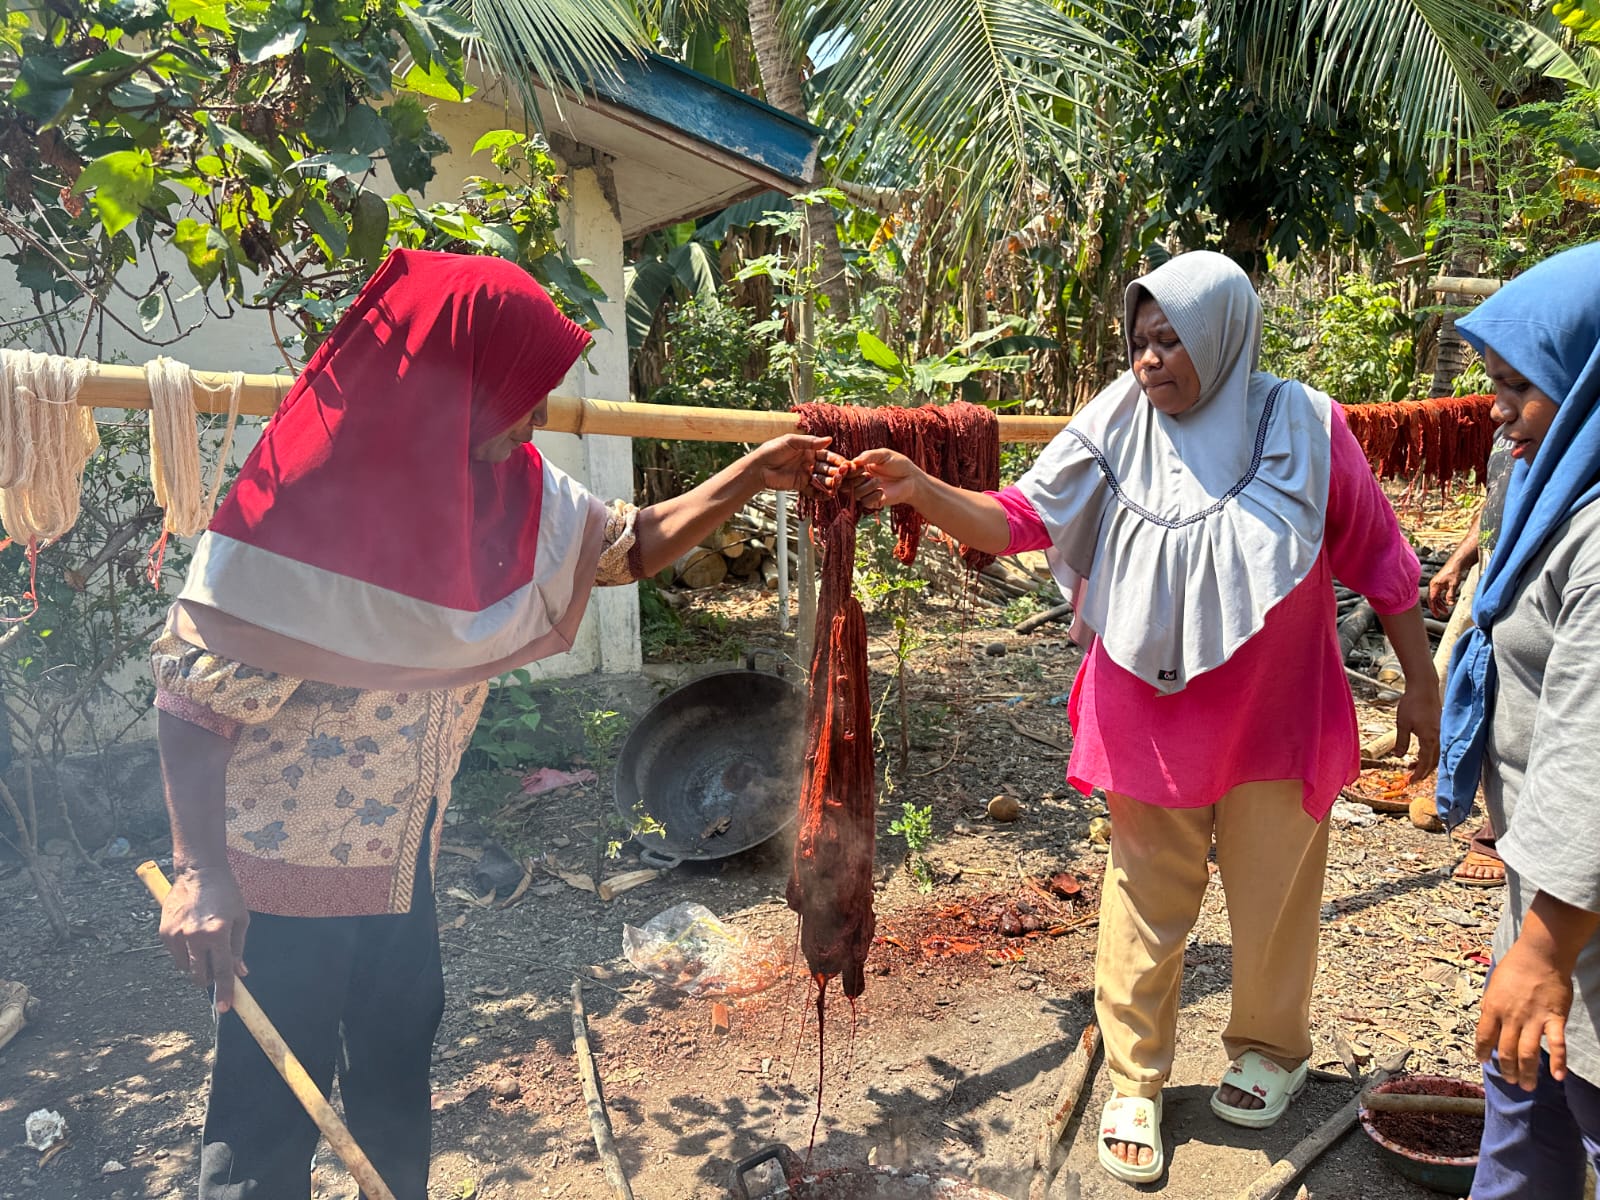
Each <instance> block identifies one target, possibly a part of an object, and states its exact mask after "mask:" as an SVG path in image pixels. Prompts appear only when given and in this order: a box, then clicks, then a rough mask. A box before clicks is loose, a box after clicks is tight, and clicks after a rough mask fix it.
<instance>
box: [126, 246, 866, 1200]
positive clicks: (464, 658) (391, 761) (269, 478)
mask: <svg viewBox="0 0 1600 1200" xmlns="http://www.w3.org/2000/svg"><path fill="white" fill-rule="evenodd" d="M589 340H590V339H589V335H588V334H587V333H586V332H584V331H583V330H582V329H581V328H579V327H578V326H577V325H575V324H574V323H573V322H571V321H569V320H568V319H567V318H566V317H565V316H563V315H562V314H561V312H560V311H559V310H558V309H557V308H556V306H555V304H554V303H552V302H551V300H550V298H549V297H548V296H547V295H546V294H545V293H544V291H543V290H542V289H541V288H540V287H539V286H538V284H537V283H535V282H534V281H533V280H532V279H531V278H530V277H529V276H528V274H527V273H526V272H525V271H523V270H522V269H521V268H519V267H517V266H516V265H514V264H512V263H509V262H504V261H501V260H499V259H493V258H478V257H468V256H462V255H452V254H434V253H427V252H422V251H407V250H397V251H395V252H394V253H393V254H391V255H390V256H389V258H388V259H387V260H386V261H385V262H384V264H383V265H382V266H381V267H380V268H379V269H378V272H377V273H376V274H375V275H374V276H373V278H372V279H371V280H370V281H369V282H368V283H367V285H366V287H365V288H363V289H362V291H361V294H360V295H359V296H358V297H357V298H356V301H355V303H354V304H353V305H352V306H351V308H350V310H349V312H347V313H346V314H345V316H344V317H343V319H342V320H341V321H340V322H339V324H338V326H337V327H336V328H335V329H334V331H333V333H332V334H331V335H330V336H329V338H328V340H327V341H326V342H325V343H324V344H323V345H322V346H321V347H320V348H319V349H318V350H317V352H316V354H315V355H314V356H313V357H312V359H311V362H310V363H309V364H308V365H307V367H306V369H305V371H304V372H303V373H302V374H301V376H300V378H299V380H298V381H297V382H296V383H295V386H294V389H293V390H292V391H291V392H290V393H289V396H288V398H287V399H286V400H285V401H284V403H283V406H282V407H281V408H280V409H279V411H278V413H277V415H276V416H275V417H274V418H273V419H272V421H271V422H270V423H269V424H268V425H267V427H266V430H265V432H264V434H263V436H262V439H261V441H260V443H259V444H258V445H257V446H256V448H255V450H254V451H252V453H251V454H250V457H249V458H248V459H247V460H246V462H245V465H244V468H243V470H242V471H241V472H240V475H239V479H238V481H237V482H236V483H235V484H234V487H233V489H232V491H231V493H230V494H229V496H228V498H227V500H226V502H225V503H224V504H223V505H222V507H221V508H220V509H219V510H218V512H217V515H216V518H215V519H214V520H213V521H212V523H211V527H210V529H209V530H208V531H207V532H206V533H205V534H204V535H203V536H202V537H201V538H200V540H199V543H198V545H197V546H196V549H195V554H194V560H193V563H192V565H191V566H190V570H189V575H188V578H187V580H186V581H185V584H184V587H183V590H182V592H181V593H180V595H179V598H178V600H177V602H176V603H175V604H174V605H173V607H172V611H171V614H170V616H169V619H168V622H167V626H166V629H165V631H164V632H163V635H162V636H161V638H160V639H159V640H158V641H157V643H156V645H155V648H154V652H153V655H152V663H153V667H154V671H155V677H156V685H157V691H156V707H157V708H158V709H159V710H160V734H159V736H160V745H161V761H162V771H163V774H164V777H165V780H166V791H167V805H168V810H169V814H170V817H171V822H172V840H173V873H174V881H173V888H172V892H171V894H170V895H169V896H168V898H167V901H166V903H165V904H164V906H163V910H162V919H161V936H162V939H163V940H164V941H165V942H166V945H167V948H168V949H169V950H170V951H171V953H172V956H173V958H174V959H175V960H176V961H177V964H178V966H179V968H180V969H181V970H182V971H184V972H185V973H186V974H188V975H189V976H191V977H192V978H193V979H194V981H195V982H196V983H198V984H201V985H202V986H209V987H212V988H214V989H215V1006H216V1011H217V1013H218V1014H219V1018H218V1025H217V1054H216V1061H215V1064H214V1066H213V1070H212V1078H211V1098H210V1105H209V1108H208V1110H207V1114H206V1125H205V1131H204V1134H203V1138H202V1151H201V1184H200V1195H201V1200H246V1198H248V1197H257V1198H271V1200H295V1198H306V1197H309V1195H310V1168H311V1157H312V1153H313V1151H314V1150H315V1147H316V1141H317V1131H316V1128H315V1126H314V1125H313V1124H312V1122H311V1120H310V1118H309V1117H307V1116H306V1114H305V1113H304V1112H303V1111H302V1110H301V1108H300V1106H299V1105H298V1104H297V1103H296V1101H295V1100H294V1098H293V1097H292V1095H291V1094H290V1092H289V1090H288V1088H287V1087H285V1085H284V1084H283V1083H282V1081H281V1080H280V1079H279V1078H278V1077H277V1075H276V1074H275V1072H274V1071H273V1069H272V1067H271V1066H270V1065H269V1064H268V1062H267V1060H266V1058H265V1056H264V1055H263V1054H262V1053H261V1051H260V1050H259V1049H258V1048H257V1047H256V1045H255V1043H254V1042H253V1041H252V1040H251V1039H250V1037H249V1035H248V1034H247V1033H246V1031H245V1030H244V1028H243V1026H242V1025H241V1024H240V1023H239V1022H238V1020H237V1019H236V1018H232V1017H228V1016H226V1014H227V1012H228V1010H229V1008H230V1006H231V1001H232V993H233V979H234V977H235V975H236V974H237V975H244V974H246V973H248V974H249V976H250V986H251V991H252V992H253V994H254V995H255V997H256V999H257V1000H258V1001H259V1002H260V1004H261V1006H262V1008H263V1009H264V1010H265V1011H266V1013H267V1015H268V1016H269V1017H270V1018H271V1019H272V1021H273V1022H274V1024H275V1025H276V1026H277V1027H278V1029H279V1031H280V1032H281V1033H282V1034H283V1035H284V1038H285V1040H286V1041H287V1042H288V1043H289V1045H290V1047H291V1048H293V1049H294V1051H295V1052H296V1054H298V1055H299V1057H300V1059H301V1061H302V1062H303V1063H304V1064H305V1066H306V1069H307V1070H308V1071H309V1072H310V1073H311V1075H312V1077H313V1078H314V1079H316V1080H317V1082H318V1083H319V1085H321V1086H322V1088H323V1089H324V1090H325V1091H326V1090H327V1089H328V1088H329V1087H330V1086H331V1084H332V1080H333V1077H334V1074H335V1072H336V1070H337V1074H338V1076H339V1081H340V1092H341V1095H342V1097H343V1099H344V1107H345V1115H346V1119H347V1122H348V1124H349V1126H350V1129H351V1131H352V1133H353V1134H354V1135H355V1137H356V1140H357V1141H358V1142H359V1143H360V1144H361V1146H362V1148H363V1149H364V1150H365V1151H366V1153H367V1155H368V1156H369V1157H370V1158H371V1159H372V1161H373V1164H374V1165H375V1166H376V1167H377V1169H378V1172H379V1174H380V1175H382V1176H383V1178H384V1180H385V1181H386V1182H387V1183H388V1185H389V1187H390V1188H391V1190H392V1191H393V1192H394V1194H395V1196H396V1197H397V1198H398V1200H426V1196H427V1179H428V1159H429V1086H428V1066H429V1061H430V1058H431V1053H432V1045H433V1036H434V1032H435V1030H436V1028H437V1026H438V1022H439V1018H440V1015H441V1013H442V1012H443V1007H444V985H443V976H442V972H441V969H440V962H439V942H438V929H437V925H436V922H435V916H434V906H433V890H432V882H431V880H432V868H433V864H434V859H435V855H436V853H437V847H438V840H439V832H440V828H441V817H442V814H443V811H444V808H445V806H446V805H447V804H448V803H449V798H450V780H451V777H452V776H453V775H454V774H455V771H456V766H457V764H458V763H459V761H460V758H461V753H462V751H463V750H464V749H465V748H466V745H467V743H468V741H469V739H470V738H471V734H472V728H473V725H474V724H475V723H476V721H477V718H478V714H479V712H480V710H481V709H482V707H483V702H484V698H485V695H486V693H487V681H488V680H489V679H491V678H493V677H495V676H497V675H499V674H502V673H503V672H505V671H507V670H510V669H512V668H515V667H520V666H523V665H526V664H527V663H530V662H533V661H535V660H537V659H540V658H544V657H547V656H549V655H552V654H556V653H560V652H561V651H564V650H566V649H568V648H569V647H570V646H571V645H572V639H573V636H574V634H575V632H576V630H577V627H578V622H579V620H580V618H581V617H582V615H583V610H584V606H585V604H586V602H587V600H588V596H589V592H590V589H591V588H592V587H593V586H595V585H596V584H599V585H601V586H604V585H607V584H624V583H628V582H631V581H633V580H636V579H639V578H641V577H643V576H645V575H649V574H653V573H655V572H656V571H658V570H660V569H661V568H662V567H663V566H665V565H666V564H668V563H670V562H672V561H674V560H675V559H676V558H677V557H678V556H679V555H681V554H682V553H683V552H684V551H686V550H688V549H689V548H690V547H692V546H694V545H695V544H696V543H697V542H699V540H700V539H701V538H702V537H704V536H705V535H706V534H707V533H709V532H710V531H711V530H712V529H714V528H715V527H716V526H717V525H719V524H721V523H722V522H723V521H725V520H726V519H727V518H728V517H729V516H730V515H731V514H732V513H733V512H734V511H735V510H736V509H737V508H739V507H740V506H741V505H742V504H743V503H744V502H745V501H746V500H748V499H749V498H750V497H751V496H752V495H754V494H755V493H756V492H757V491H759V490H761V489H762V488H768V487H774V488H789V489H798V490H806V489H808V488H809V487H810V486H811V485H812V483H813V481H814V480H815V481H816V482H817V483H818V484H820V485H823V486H831V484H832V482H833V480H834V477H835V476H836V475H837V473H838V469H839V464H840V462H841V461H842V460H838V459H837V458H836V456H832V455H829V454H828V453H827V451H826V450H825V446H826V444H827V440H826V439H824V438H814V437H805V436H802V435H799V434H793V435H790V436H788V437H783V438H778V439H776V440H774V441H771V442H768V443H767V444H766V445H764V446H762V447H760V448H759V449H757V450H755V451H754V452H753V453H751V454H749V455H748V456H746V457H745V458H743V459H741V460H740V461H739V462H737V463H735V464H734V465H733V466H731V467H729V468H727V469H726V470H724V471H722V472H721V473H720V474H718V475H716V476H714V477H713V478H712V479H710V480H708V481H706V482H705V483H704V484H702V485H701V486H700V487H698V488H696V489H694V490H693V491H692V492H689V493H687V494H685V495H683V496H679V497H676V498H674V499H672V500H667V501H664V502H662V503H660V504H656V505H653V506H651V507H649V508H645V509H635V508H634V507H633V506H632V505H629V504H626V503H622V502H617V503H615V504H613V505H612V506H611V507H610V508H609V509H608V508H607V507H606V506H605V505H603V504H602V503H601V502H600V501H599V500H597V499H596V498H595V497H593V496H591V495H590V494H589V493H587V492H586V491H585V490H584V489H583V487H582V486H581V485H579V484H578V483H577V482H576V481H575V480H573V479H571V478H570V477H568V476H566V475H564V474H563V473H562V472H560V471H559V470H557V469H556V468H555V467H553V466H551V465H550V464H548V463H546V462H545V461H544V460H543V459H542V458H541V456H540V454H539V452H538V451H537V450H536V449H535V448H534V447H533V445H532V444H531V442H530V438H531V437H532V434H533V431H534V429H536V428H538V427H539V426H541V425H543V423H544V412H545V401H546V398H547V397H548V395H549V393H550V391H551V389H552V388H553V387H555V386H556V384H557V383H558V382H559V381H560V380H561V378H562V377H563V376H564V375H566V373H567V372H568V370H570V369H571V367H572V366H573V364H574V363H575V362H576V361H577V360H578V356H579V355H580V354H582V352H583V351H584V349H585V348H586V347H587V345H588V344H589ZM246 962H248V964H249V966H248V971H247V968H246V965H245V964H246Z"/></svg>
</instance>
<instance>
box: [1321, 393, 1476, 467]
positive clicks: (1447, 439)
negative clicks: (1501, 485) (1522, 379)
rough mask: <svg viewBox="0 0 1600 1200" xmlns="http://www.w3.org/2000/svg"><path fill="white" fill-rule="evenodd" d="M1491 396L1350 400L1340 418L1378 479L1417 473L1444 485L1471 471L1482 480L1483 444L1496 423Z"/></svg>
mask: <svg viewBox="0 0 1600 1200" xmlns="http://www.w3.org/2000/svg"><path fill="white" fill-rule="evenodd" d="M1493 403H1494V397H1493V396H1443V397H1440V398H1438V399H1430V400H1401V401H1398V402H1396V403H1394V404H1352V405H1349V406H1348V407H1347V408H1345V410H1344V416H1345V421H1346V422H1347V423H1348V424H1349V426H1350V432H1351V433H1353V434H1355V436H1356V441H1358V442H1360V443H1361V448H1362V449H1363V450H1364V451H1366V455H1367V461H1368V462H1370V463H1371V464H1372V469H1373V470H1374V471H1376V472H1377V473H1378V477H1379V478H1380V479H1382V478H1386V477H1389V476H1396V477H1399V478H1404V479H1410V478H1414V477H1416V476H1418V475H1420V476H1422V477H1423V478H1424V479H1427V480H1429V481H1431V482H1432V483H1434V484H1435V485H1436V486H1439V487H1447V486H1448V485H1449V483H1450V481H1451V480H1452V479H1454V478H1455V477H1456V476H1457V475H1462V474H1465V473H1466V472H1468V471H1472V472H1473V473H1474V474H1475V475H1476V477H1477V480H1478V482H1479V483H1484V482H1486V480H1487V473H1486V468H1487V466H1488V463H1489V448H1490V446H1491V444H1492V443H1493V442H1494V434H1495V430H1496V429H1497V428H1498V426H1497V425H1496V423H1495V419H1494V417H1493V416H1491V415H1490V411H1489V409H1490V406H1491V405H1492V404H1493Z"/></svg>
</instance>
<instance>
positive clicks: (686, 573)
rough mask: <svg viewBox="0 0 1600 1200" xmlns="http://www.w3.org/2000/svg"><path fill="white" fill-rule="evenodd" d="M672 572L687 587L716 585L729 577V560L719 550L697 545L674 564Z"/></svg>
mask: <svg viewBox="0 0 1600 1200" xmlns="http://www.w3.org/2000/svg"><path fill="white" fill-rule="evenodd" d="M672 574H673V577H674V579H675V580H676V581H677V582H678V583H680V584H682V585H683V586H684V587H686V588H697V589H698V588H708V587H716V586H717V584H719V583H721V582H722V581H723V580H724V579H726V578H727V577H728V560H727V559H725V558H723V557H722V553H721V552H720V551H718V550H708V549H706V547H704V546H696V547H695V548H694V549H692V550H690V551H689V552H688V553H687V554H685V555H684V556H683V557H682V558H680V559H679V560H678V561H677V562H675V563H673V564H672Z"/></svg>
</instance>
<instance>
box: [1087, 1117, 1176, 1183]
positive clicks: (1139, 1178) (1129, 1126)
mask: <svg viewBox="0 0 1600 1200" xmlns="http://www.w3.org/2000/svg"><path fill="white" fill-rule="evenodd" d="M1107 1142H1129V1143H1131V1144H1133V1145H1135V1146H1149V1147H1150V1149H1151V1151H1152V1152H1153V1153H1152V1157H1151V1159H1150V1161H1149V1163H1148V1164H1146V1165H1145V1166H1142V1167H1141V1166H1138V1165H1137V1164H1135V1163H1125V1162H1123V1161H1122V1160H1121V1159H1120V1158H1118V1157H1117V1156H1116V1155H1115V1154H1113V1153H1111V1147H1110V1146H1108V1145H1107V1144H1106V1143H1107ZM1099 1158H1100V1165H1101V1167H1103V1168H1104V1169H1105V1171H1106V1174H1108V1175H1110V1176H1111V1177H1112V1178H1113V1179H1120V1180H1122V1182H1124V1183H1149V1182H1151V1180H1155V1179H1160V1178H1161V1173H1162V1172H1163V1171H1165V1170H1166V1169H1167V1158H1166V1154H1165V1153H1164V1152H1163V1150H1162V1148H1161V1097H1160V1096H1156V1097H1155V1098H1154V1099H1153V1100H1152V1099H1150V1098H1148V1097H1145V1096H1113V1097H1112V1098H1111V1099H1110V1100H1109V1101H1107V1102H1106V1106H1105V1108H1104V1109H1102V1110H1101V1113H1100V1154H1099Z"/></svg>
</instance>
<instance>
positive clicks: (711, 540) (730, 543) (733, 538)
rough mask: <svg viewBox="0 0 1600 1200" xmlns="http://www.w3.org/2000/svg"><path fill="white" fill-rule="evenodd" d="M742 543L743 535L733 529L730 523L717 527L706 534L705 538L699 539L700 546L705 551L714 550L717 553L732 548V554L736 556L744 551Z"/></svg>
mask: <svg viewBox="0 0 1600 1200" xmlns="http://www.w3.org/2000/svg"><path fill="white" fill-rule="evenodd" d="M744 541H745V535H744V534H743V533H742V532H741V531H740V530H737V529H735V528H734V527H733V524H732V522H729V523H728V524H726V525H719V526H717V527H716V528H715V529H713V530H712V531H711V532H710V533H708V534H706V536H705V537H703V538H701V539H700V544H701V545H702V546H704V547H705V548H706V549H707V550H716V551H718V552H719V553H721V552H724V551H726V550H727V549H728V548H729V547H734V548H735V550H734V553H736V554H737V553H738V552H739V551H740V550H743V549H744Z"/></svg>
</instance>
